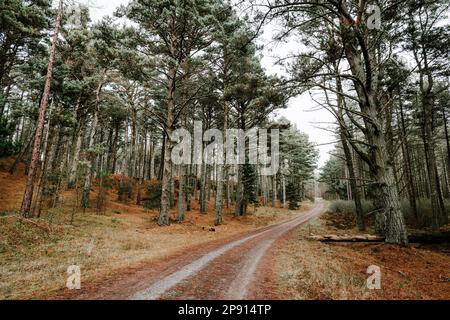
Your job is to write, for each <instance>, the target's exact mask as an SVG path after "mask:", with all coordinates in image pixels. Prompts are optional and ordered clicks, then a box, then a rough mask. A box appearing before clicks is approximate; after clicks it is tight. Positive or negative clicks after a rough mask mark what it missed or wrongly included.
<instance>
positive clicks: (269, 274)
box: [39, 200, 325, 300]
mask: <svg viewBox="0 0 450 320" xmlns="http://www.w3.org/2000/svg"><path fill="white" fill-rule="evenodd" d="M324 208H325V204H324V203H323V202H322V201H320V200H318V201H316V203H315V205H314V207H313V208H311V209H310V210H308V211H306V212H304V213H302V215H300V216H297V217H295V218H293V219H290V220H288V221H284V222H281V223H278V224H275V225H271V226H267V227H264V228H261V229H257V230H253V231H251V232H246V233H241V234H237V235H234V236H231V237H228V238H226V239H218V240H214V241H211V242H209V243H206V244H204V245H202V246H197V247H194V248H192V249H191V250H189V251H188V252H187V251H186V250H183V251H180V252H177V253H176V254H171V255H168V256H167V257H165V258H163V259H158V260H157V261H149V262H143V263H142V264H140V265H133V266H130V267H127V268H124V269H120V270H112V271H111V273H109V274H107V275H105V276H103V277H101V278H98V279H97V280H94V281H86V282H83V285H82V288H81V290H67V289H61V290H57V291H55V292H48V294H44V295H41V296H39V298H41V299H88V300H97V299H103V300H105V299H106V300H107V299H132V300H147V299H210V300H213V299H265V298H270V299H272V298H274V297H273V295H270V294H267V293H268V292H270V289H271V287H270V286H271V285H272V283H273V279H274V272H273V269H274V263H273V262H274V261H275V259H274V258H273V257H274V256H275V255H276V252H277V248H279V247H281V246H283V244H284V240H285V239H287V237H288V236H289V235H291V234H292V233H291V232H289V231H292V230H294V229H295V228H297V227H299V226H300V225H302V224H303V223H305V222H307V221H308V220H310V219H312V218H314V217H315V216H317V215H319V214H320V213H322V212H323V210H324ZM280 298H282V297H280Z"/></svg>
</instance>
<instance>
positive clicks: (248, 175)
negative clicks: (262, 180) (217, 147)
mask: <svg viewBox="0 0 450 320" xmlns="http://www.w3.org/2000/svg"><path fill="white" fill-rule="evenodd" d="M242 173H243V175H242V183H243V184H244V203H246V204H253V205H255V204H259V201H258V197H257V194H256V180H257V176H256V170H255V167H254V166H253V165H251V164H248V163H246V164H244V165H243V168H242Z"/></svg>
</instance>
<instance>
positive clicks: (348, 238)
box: [308, 233, 450, 244]
mask: <svg viewBox="0 0 450 320" xmlns="http://www.w3.org/2000/svg"><path fill="white" fill-rule="evenodd" d="M308 239H309V240H313V241H321V242H384V240H385V238H384V237H381V236H376V235H370V234H362V235H348V234H344V235H336V234H328V235H321V236H319V235H311V236H310V237H309V238H308ZM408 241H409V242H410V243H428V244H435V243H446V242H450V233H442V234H420V235H410V236H408Z"/></svg>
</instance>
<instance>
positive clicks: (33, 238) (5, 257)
mask: <svg viewBox="0 0 450 320" xmlns="http://www.w3.org/2000/svg"><path fill="white" fill-rule="evenodd" d="M9 161H11V160H9ZM8 166H9V164H6V165H5V162H3V170H5V168H6V167H8ZM22 170H23V168H22ZM19 172H20V170H19ZM22 172H23V171H22ZM24 183H25V176H24V175H23V173H17V174H15V175H10V174H9V173H7V172H4V171H0V213H1V212H3V214H2V215H0V299H15V298H37V297H39V296H40V294H42V293H43V292H45V291H49V290H56V289H58V288H62V287H65V284H66V279H67V274H66V271H67V268H68V266H70V265H73V264H75V265H79V266H80V267H81V272H82V281H89V279H95V278H97V277H100V276H102V275H105V274H111V273H114V270H117V269H120V268H124V267H129V266H133V265H137V264H139V263H141V262H144V261H153V260H156V259H161V258H164V257H166V256H168V255H171V254H173V253H175V252H177V251H179V250H186V251H187V250H188V248H189V247H192V246H198V245H201V244H203V243H207V242H209V241H212V240H217V239H222V238H225V237H228V236H231V235H234V234H238V233H241V232H245V231H248V230H252V229H255V228H258V227H262V226H265V225H268V224H271V223H275V222H278V221H281V220H284V219H287V218H290V217H292V216H293V215H294V214H295V213H293V212H291V211H289V210H284V209H279V208H278V209H275V208H258V209H257V210H256V212H255V213H254V214H249V215H247V216H244V217H239V218H235V217H233V208H229V209H225V210H224V211H225V212H224V223H223V225H221V226H218V227H214V229H215V231H214V232H212V231H209V229H210V228H211V227H213V222H214V213H213V212H214V211H213V201H210V202H208V205H207V207H208V214H206V215H202V214H200V213H199V210H198V209H199V208H198V204H197V202H196V201H194V200H193V201H192V211H191V212H188V213H187V216H186V221H185V222H184V223H182V224H178V223H173V224H172V225H170V226H169V227H159V226H157V224H156V221H155V220H156V217H157V214H158V213H157V212H156V211H155V210H153V211H148V210H145V209H143V208H142V207H141V206H136V205H135V204H133V201H130V203H128V204H124V203H120V202H117V201H116V199H117V194H116V193H115V192H114V191H110V194H109V196H108V201H107V205H106V210H105V213H104V214H102V215H98V214H96V213H95V212H93V211H87V212H85V213H82V212H79V211H77V212H76V214H75V219H74V221H73V224H70V220H71V219H70V218H71V213H72V210H73V203H74V200H75V199H74V193H73V192H64V193H63V195H62V198H61V203H60V206H58V208H56V209H52V210H49V211H48V212H45V213H44V214H43V215H42V217H41V219H33V220H32V222H29V221H24V220H21V219H20V218H18V217H17V216H16V215H15V214H14V212H15V210H17V209H18V208H19V207H20V203H21V198H22V194H23V188H24ZM95 197H96V194H95V192H93V193H92V199H95ZM211 200H213V198H212V199H211ZM250 211H253V210H250ZM175 216H176V212H175V210H173V211H172V218H174V219H175ZM91 249H92V250H91Z"/></svg>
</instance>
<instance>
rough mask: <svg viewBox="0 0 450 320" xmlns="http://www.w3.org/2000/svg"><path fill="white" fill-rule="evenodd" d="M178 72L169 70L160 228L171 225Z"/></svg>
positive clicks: (173, 68)
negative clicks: (174, 112)
mask: <svg viewBox="0 0 450 320" xmlns="http://www.w3.org/2000/svg"><path fill="white" fill-rule="evenodd" d="M176 75H177V71H176V68H175V67H171V68H170V70H169V81H168V86H167V88H168V93H167V119H166V121H167V122H166V135H165V139H164V158H163V159H161V160H162V162H163V166H164V167H163V175H162V182H161V189H162V190H161V209H160V212H159V218H158V224H159V225H160V226H168V225H170V219H169V218H170V216H169V210H170V197H171V182H172V181H171V180H172V149H173V147H172V140H171V139H172V137H171V136H172V131H173V121H174V115H173V111H174V108H175V100H174V99H175V77H176Z"/></svg>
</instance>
